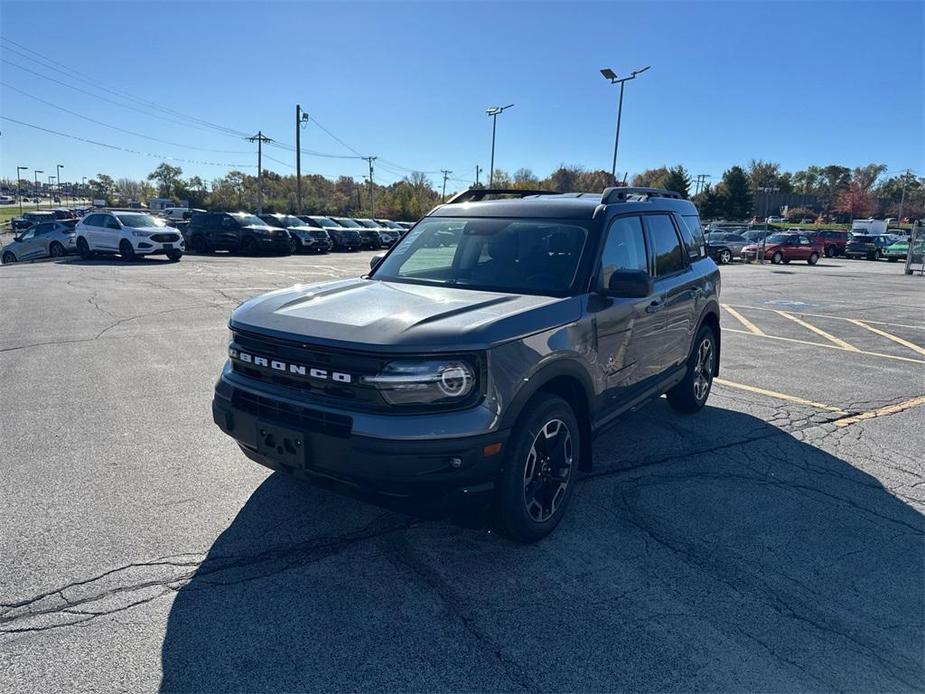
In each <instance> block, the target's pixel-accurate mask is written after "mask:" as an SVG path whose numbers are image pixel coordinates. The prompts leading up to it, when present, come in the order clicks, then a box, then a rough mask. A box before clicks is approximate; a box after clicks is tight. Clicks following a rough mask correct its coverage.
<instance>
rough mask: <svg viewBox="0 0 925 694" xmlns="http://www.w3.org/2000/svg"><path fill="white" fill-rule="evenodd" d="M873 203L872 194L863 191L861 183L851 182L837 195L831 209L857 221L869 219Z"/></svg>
mask: <svg viewBox="0 0 925 694" xmlns="http://www.w3.org/2000/svg"><path fill="white" fill-rule="evenodd" d="M875 203H876V201H875V199H874V196H873V194H872V193H871V192H870V191H868V190H865V189H864V185H863V183H859V182H856V181H852V182H851V183H849V184H848V186H847V187H846V188H845V189H844V190H842V191H841V192H840V193H839V194H838V197H837V198H836V200H835V206H834V208H833V209H834V210H835V211H836V212H841V213H842V214H846V215H849V216H850V217H851V218H852V219H859V218H864V217H870V215H871V213H872V212H873V210H874V204H875Z"/></svg>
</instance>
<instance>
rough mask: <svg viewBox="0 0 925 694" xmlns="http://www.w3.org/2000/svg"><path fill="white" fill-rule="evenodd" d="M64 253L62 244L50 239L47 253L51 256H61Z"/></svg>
mask: <svg viewBox="0 0 925 694" xmlns="http://www.w3.org/2000/svg"><path fill="white" fill-rule="evenodd" d="M64 253H65V251H64V246H62V245H61V244H60V243H58V242H57V241H52V242H51V244H50V245H49V246H48V255H50V256H51V257H52V258H63V257H64Z"/></svg>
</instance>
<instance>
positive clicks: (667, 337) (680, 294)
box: [643, 213, 703, 375]
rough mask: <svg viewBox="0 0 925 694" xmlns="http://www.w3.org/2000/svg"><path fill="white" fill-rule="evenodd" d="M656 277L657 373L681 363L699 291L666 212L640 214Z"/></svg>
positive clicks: (690, 337)
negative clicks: (659, 331)
mask: <svg viewBox="0 0 925 694" xmlns="http://www.w3.org/2000/svg"><path fill="white" fill-rule="evenodd" d="M643 220H644V222H645V227H646V234H647V241H648V247H649V248H650V249H651V255H652V261H653V263H652V267H653V270H654V272H653V276H654V278H655V294H656V299H655V300H656V304H655V305H653V306H652V307H651V309H650V310H655V311H657V312H658V313H659V315H661V317H662V320H663V323H664V325H663V327H662V339H661V340H660V342H659V346H660V349H659V353H658V358H657V367H656V374H657V375H658V374H662V373H664V372H666V371H668V370H669V369H670V368H671V367H673V366H675V365H677V364H681V363H683V362H684V361H685V360H686V359H687V357H688V355H689V352H690V345H691V341H692V339H693V335H692V333H693V330H694V327H695V325H694V321H695V320H696V316H695V315H694V311H695V308H696V307H697V306H698V305H699V301H698V300H699V297H700V295H701V294H702V291H703V290H702V289H701V287H700V282H699V279H698V277H697V276H696V274H695V273H694V272H693V271H692V270H691V267H690V265H689V263H688V254H687V253H686V252H685V250H684V242H683V241H682V237H681V235H680V233H679V230H678V228H677V225H676V224H675V221H674V218H673V216H672V215H670V214H668V213H655V214H647V215H644V216H643Z"/></svg>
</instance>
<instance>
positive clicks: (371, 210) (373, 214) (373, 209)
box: [363, 157, 379, 219]
mask: <svg viewBox="0 0 925 694" xmlns="http://www.w3.org/2000/svg"><path fill="white" fill-rule="evenodd" d="M363 158H364V159H365V160H366V161H367V162H369V217H370V219H375V217H376V207H375V205H374V204H373V162H374V161H376V159H378V158H379V157H363Z"/></svg>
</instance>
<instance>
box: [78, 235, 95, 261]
mask: <svg viewBox="0 0 925 694" xmlns="http://www.w3.org/2000/svg"><path fill="white" fill-rule="evenodd" d="M77 252H78V253H79V254H80V257H81V258H83V259H84V260H87V259H88V258H92V257H93V251H91V250H90V244H89V243H87V239H85V238H84V237H83V236H81V237H80V238H79V239H77Z"/></svg>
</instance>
